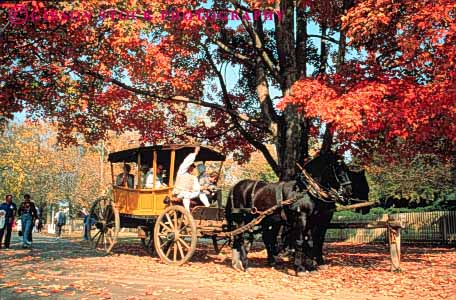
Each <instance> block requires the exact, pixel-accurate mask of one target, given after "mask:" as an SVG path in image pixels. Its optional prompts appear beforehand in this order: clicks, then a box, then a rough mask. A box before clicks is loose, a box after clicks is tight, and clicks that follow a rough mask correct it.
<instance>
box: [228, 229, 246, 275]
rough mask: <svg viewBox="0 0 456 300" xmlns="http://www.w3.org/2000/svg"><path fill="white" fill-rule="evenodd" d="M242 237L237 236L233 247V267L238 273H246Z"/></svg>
mask: <svg viewBox="0 0 456 300" xmlns="http://www.w3.org/2000/svg"><path fill="white" fill-rule="evenodd" d="M242 239H243V238H242V236H239V235H238V236H235V237H234V242H233V247H232V251H233V253H232V258H231V265H232V266H233V268H234V269H236V270H238V271H244V266H243V265H242V261H241V246H242V243H243V241H242Z"/></svg>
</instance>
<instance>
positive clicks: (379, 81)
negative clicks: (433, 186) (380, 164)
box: [0, 0, 455, 179]
mask: <svg viewBox="0 0 456 300" xmlns="http://www.w3.org/2000/svg"><path fill="white" fill-rule="evenodd" d="M450 2H451V1H444V0H439V1H420V3H414V2H412V1H401V2H400V3H399V4H398V3H397V2H396V1H390V0H384V1H373V0H363V1H352V0H319V1H289V0H281V1H279V0H268V1H252V0H250V1H243V2H241V1H237V0H230V1H217V0H214V1H208V2H204V1H182V0H175V1H134V0H129V1H124V0H122V1H117V0H106V1H93V0H88V1H71V2H70V1H68V2H66V1H59V2H50V1H43V2H40V1H24V2H23V3H21V6H20V7H15V8H4V9H3V10H2V11H1V17H0V18H1V23H0V28H1V30H2V31H1V35H0V39H1V41H2V42H1V46H0V61H1V64H0V83H1V85H0V86H1V89H2V93H1V95H0V105H1V107H2V111H1V114H0V117H1V120H3V121H5V120H8V119H11V117H12V113H14V112H18V111H21V110H24V109H26V110H27V111H28V112H29V114H30V115H31V116H34V117H45V118H48V119H51V120H53V121H55V122H56V123H57V124H58V125H59V130H60V140H61V141H62V142H65V143H71V142H73V141H74V137H75V134H76V133H83V134H84V136H85V137H86V139H87V140H88V141H89V142H95V141H96V140H99V139H103V138H105V137H106V133H107V131H108V130H109V129H113V130H116V131H119V132H121V131H126V130H138V131H139V132H140V134H141V135H142V136H143V139H144V140H145V141H151V142H155V143H158V142H173V143H177V142H187V141H189V140H194V139H197V140H199V141H204V140H210V143H211V144H217V145H219V146H220V147H222V148H223V149H224V150H225V151H226V152H233V153H234V154H235V155H236V157H237V159H238V160H243V159H245V158H246V157H248V154H249V153H251V151H253V150H254V148H256V149H258V150H260V151H261V152H262V153H263V155H264V156H265V158H266V160H267V161H268V163H269V164H270V165H271V167H272V169H273V170H274V171H275V172H276V174H278V175H279V176H280V177H281V178H282V179H287V178H290V177H291V176H292V175H293V173H294V171H295V163H296V162H303V161H304V159H305V158H306V157H307V156H308V153H309V139H310V137H311V136H312V135H321V136H320V137H321V138H322V139H323V142H322V149H323V150H327V149H329V148H330V147H331V146H333V147H337V148H340V149H346V148H352V149H356V150H359V152H360V153H364V154H365V153H369V152H371V151H373V150H377V149H379V148H382V147H383V146H384V145H386V146H387V147H384V148H385V149H395V147H396V148H397V147H399V146H400V147H403V148H404V149H407V150H406V151H408V152H410V153H413V152H414V151H421V150H422V149H425V150H426V151H439V152H440V153H447V154H448V153H450V152H451V151H454V145H455V140H454V137H455V129H454V124H453V123H454V122H453V120H454V114H455V110H454V109H455V108H454V107H455V105H454V99H455V97H454V78H455V77H454V75H455V69H454V61H455V60H454V57H455V56H454V54H455V49H454V43H455V40H454V39H455V37H454V31H455V26H454V18H455V15H454V5H453V4H451V3H450ZM203 7H204V9H205V10H204V12H206V14H204V13H203V14H202V15H203V16H205V17H202V18H198V17H195V16H196V14H195V13H196V12H197V11H198V10H199V9H202V8H203ZM255 9H269V10H274V11H275V12H276V14H275V15H274V21H271V20H265V18H264V17H263V18H261V19H258V18H257V19H253V18H252V16H254V14H255ZM171 10H174V11H175V12H176V11H177V12H184V11H185V12H189V11H191V12H192V16H193V17H191V18H185V17H182V18H180V19H179V20H172V19H171V17H170V16H167V17H165V18H163V15H165V16H166V15H167V14H171V13H172V11H171ZM223 11H225V12H229V13H235V14H236V15H237V16H238V17H240V19H241V20H239V21H234V20H231V19H229V18H228V19H223V18H221V19H215V20H214V19H210V18H209V17H208V16H210V14H211V12H223ZM64 12H65V13H64ZM77 12H80V13H79V14H77ZM164 12H165V13H164ZM247 15H250V16H251V17H249V18H248V19H247V17H246V16H247ZM25 17H27V19H26V20H25V21H24V18H25ZM315 25H317V26H318V28H319V32H318V33H315V32H313V31H314V30H312V29H313V28H315ZM317 43H318V45H317ZM353 49H363V51H364V52H361V53H360V54H359V55H355V54H351V55H348V54H347V53H348V51H352V50H353ZM365 53H367V55H365ZM227 65H229V66H231V68H232V69H233V70H234V71H235V72H236V73H237V81H236V82H232V81H233V78H231V77H227V76H226V66H227ZM233 86H234V87H233ZM452 88H453V89H452ZM274 91H276V92H277V93H278V97H279V98H282V97H283V101H282V102H281V104H280V107H281V108H282V109H283V111H280V110H277V109H276V107H275V104H276V103H275V102H276V101H275V99H274V98H275V97H274ZM192 105H196V106H200V107H204V108H206V111H205V112H207V116H208V117H207V118H201V119H197V118H189V117H188V114H187V112H188V111H191V109H192V107H193V106H192ZM323 125H325V127H324V128H326V132H325V134H321V133H322V132H323V131H322V130H321V128H323V127H322V126H323ZM267 143H274V144H275V145H276V150H277V156H278V158H277V160H276V159H274V157H273V156H272V155H271V153H270V152H269V150H268V148H267V147H266V146H265V145H266V144H267Z"/></svg>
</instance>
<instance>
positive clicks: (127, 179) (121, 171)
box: [114, 164, 137, 189]
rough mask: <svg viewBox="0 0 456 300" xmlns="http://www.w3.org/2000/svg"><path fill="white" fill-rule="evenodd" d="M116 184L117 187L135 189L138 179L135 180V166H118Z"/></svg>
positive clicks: (116, 168)
mask: <svg viewBox="0 0 456 300" xmlns="http://www.w3.org/2000/svg"><path fill="white" fill-rule="evenodd" d="M114 170H115V171H114V172H115V174H117V175H116V177H115V182H114V184H115V185H117V186H122V187H128V188H130V189H133V188H134V187H135V184H136V182H135V181H137V179H136V178H135V175H134V174H135V172H136V167H135V165H134V164H117V165H116V167H115V169H114Z"/></svg>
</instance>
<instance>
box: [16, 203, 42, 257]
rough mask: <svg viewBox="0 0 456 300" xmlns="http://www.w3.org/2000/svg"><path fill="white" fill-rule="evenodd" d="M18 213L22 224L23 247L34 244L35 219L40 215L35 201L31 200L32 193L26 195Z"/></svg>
mask: <svg viewBox="0 0 456 300" xmlns="http://www.w3.org/2000/svg"><path fill="white" fill-rule="evenodd" d="M18 215H19V216H20V217H21V224H22V248H27V247H28V246H31V245H32V241H31V235H32V227H33V224H34V222H35V219H36V218H37V217H38V213H37V211H36V207H35V203H33V202H32V201H31V200H30V195H29V194H25V195H24V201H23V202H22V203H21V205H20V206H19V210H18Z"/></svg>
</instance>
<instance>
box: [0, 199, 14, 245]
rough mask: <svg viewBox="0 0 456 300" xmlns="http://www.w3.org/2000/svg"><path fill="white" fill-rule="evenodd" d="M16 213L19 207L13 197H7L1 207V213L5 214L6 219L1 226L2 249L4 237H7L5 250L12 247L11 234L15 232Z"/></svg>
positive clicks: (0, 241)
mask: <svg viewBox="0 0 456 300" xmlns="http://www.w3.org/2000/svg"><path fill="white" fill-rule="evenodd" d="M16 211H17V207H16V204H15V203H14V202H13V195H6V197H5V202H4V203H2V204H1V205H0V213H2V212H3V217H4V223H3V225H1V224H0V248H2V240H3V235H5V249H8V248H9V247H10V242H11V232H12V231H13V224H14V218H15V217H16ZM5 231H6V234H5Z"/></svg>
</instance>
